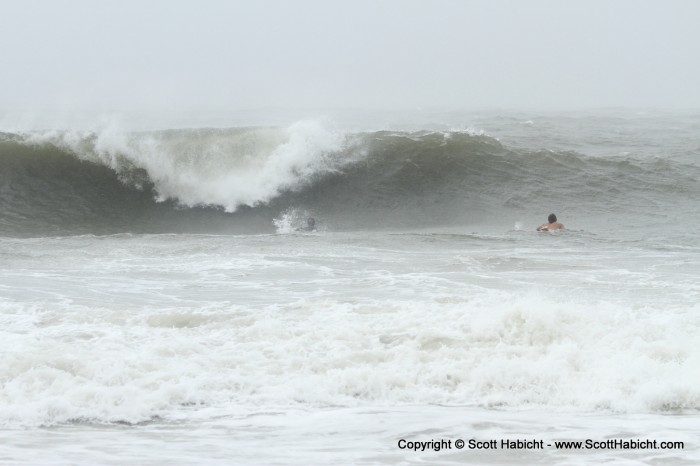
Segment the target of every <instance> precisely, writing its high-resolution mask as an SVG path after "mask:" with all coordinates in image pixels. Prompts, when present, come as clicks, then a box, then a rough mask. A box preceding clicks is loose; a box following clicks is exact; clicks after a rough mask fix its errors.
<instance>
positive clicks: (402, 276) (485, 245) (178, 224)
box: [0, 111, 700, 465]
mask: <svg viewBox="0 0 700 466" xmlns="http://www.w3.org/2000/svg"><path fill="white" fill-rule="evenodd" d="M357 121H358V120H352V121H345V122H344V123H342V124H341V123H339V122H337V121H334V122H330V121H328V120H323V119H316V120H301V121H296V122H293V123H290V124H288V125H278V126H264V125H256V126H246V125H239V126H235V127H227V126H225V125H221V126H218V127H206V128H184V129H182V128H181V129H156V130H154V129H150V130H131V129H130V130H126V129H124V128H121V127H119V126H118V125H107V126H105V127H100V128H92V129H89V130H85V129H65V128H57V129H48V130H47V129H43V130H36V129H34V130H19V129H13V128H6V129H5V130H4V131H2V132H0V324H1V325H0V341H1V342H2V343H1V344H2V355H1V357H0V429H1V430H2V432H3V445H2V447H1V448H0V463H2V464H17V463H23V462H24V463H31V464H133V463H139V464H152V465H157V464H172V463H176V464H222V465H223V464H394V463H402V464H419V463H428V464H461V463H468V464H488V463H501V464H503V463H505V464H516V463H518V464H526V463H527V464H597V463H600V462H609V463H610V464H661V463H663V464H679V465H683V464H696V463H698V462H700V449H699V448H698V446H697V438H698V434H700V422H698V420H697V419H698V408H700V349H699V348H698V345H697V342H698V337H699V336H700V317H699V316H698V313H699V312H700V305H699V304H698V303H699V302H700V299H698V298H699V296H700V285H699V283H700V280H699V279H698V278H699V277H700V244H698V241H697V230H698V228H700V216H698V214H697V211H698V210H697V209H698V196H700V158H699V157H700V131H698V130H700V114H697V113H692V112H659V111H648V112H629V111H607V112H587V113H583V112H580V113H562V114H552V113H549V114H537V113H514V112H510V113H494V112H492V113H484V114H479V115H476V114H465V113H439V114H438V113H436V114H433V115H431V116H430V118H424V117H422V118H420V119H419V118H415V117H413V119H406V118H404V119H403V120H402V119H401V118H396V119H394V120H391V121H390V122H387V120H386V118H383V119H379V118H377V119H374V120H372V118H370V117H369V116H367V117H363V118H361V119H360V120H359V121H360V123H358V122H357ZM552 212H554V213H556V214H557V216H558V217H559V221H561V222H562V223H564V224H565V225H566V230H564V231H561V232H556V233H538V232H536V231H535V228H536V227H537V226H538V225H540V224H541V223H543V222H545V220H546V218H547V215H548V214H550V213H552ZM309 217H313V218H314V219H315V220H316V225H317V230H316V231H310V232H307V231H303V230H302V227H303V226H304V225H306V220H307V219H308V218H309ZM402 439H403V440H404V443H403V444H407V443H406V442H417V443H416V444H418V445H423V446H425V445H437V444H441V443H440V442H441V441H443V440H444V441H447V440H450V441H451V442H453V443H452V444H451V445H454V441H456V440H457V439H462V440H464V441H465V442H467V445H469V443H468V442H469V440H470V439H472V440H476V441H483V442H489V441H491V440H497V443H498V444H500V442H501V441H502V440H505V441H508V440H512V441H513V442H517V441H522V442H523V444H529V445H535V444H538V443H537V442H539V441H540V440H542V441H543V444H544V445H546V444H548V443H550V444H553V442H554V441H559V440H563V441H569V440H571V441H576V440H581V441H585V440H587V439H592V440H593V441H595V442H603V443H605V442H606V441H607V440H609V439H624V440H650V441H654V440H656V441H657V442H666V441H669V442H671V441H672V442H683V445H684V446H683V448H681V449H626V450H621V449H618V450H615V449H594V450H575V449H558V448H555V447H553V446H552V447H546V446H545V447H544V448H543V449H525V450H502V449H495V450H494V449H470V448H469V447H467V448H463V449H457V448H454V447H452V448H440V449H438V450H436V449H434V448H421V449H418V450H416V451H414V450H411V449H406V448H401V447H400V446H399V445H400V444H401V442H400V441H401V440H402ZM430 442H433V443H430ZM435 442H438V443H435ZM441 445H444V444H441Z"/></svg>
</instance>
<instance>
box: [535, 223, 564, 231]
mask: <svg viewBox="0 0 700 466" xmlns="http://www.w3.org/2000/svg"><path fill="white" fill-rule="evenodd" d="M563 229H564V224H563V223H559V222H554V223H543V224H542V225H540V226H538V227H537V231H554V230H563Z"/></svg>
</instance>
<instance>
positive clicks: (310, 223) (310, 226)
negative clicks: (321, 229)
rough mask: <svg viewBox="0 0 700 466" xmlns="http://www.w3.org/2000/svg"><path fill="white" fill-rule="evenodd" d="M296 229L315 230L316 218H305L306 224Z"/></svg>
mask: <svg viewBox="0 0 700 466" xmlns="http://www.w3.org/2000/svg"><path fill="white" fill-rule="evenodd" d="M297 231H316V219H315V218H313V217H309V218H308V219H306V226H305V227H302V228H297Z"/></svg>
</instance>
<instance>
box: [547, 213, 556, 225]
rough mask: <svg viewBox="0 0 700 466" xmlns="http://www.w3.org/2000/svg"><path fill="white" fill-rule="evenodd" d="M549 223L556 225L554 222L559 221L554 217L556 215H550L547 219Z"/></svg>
mask: <svg viewBox="0 0 700 466" xmlns="http://www.w3.org/2000/svg"><path fill="white" fill-rule="evenodd" d="M547 221H548V222H549V223H554V222H556V221H557V216H556V215H554V214H549V217H547Z"/></svg>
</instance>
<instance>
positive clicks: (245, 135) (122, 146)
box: [25, 121, 351, 212]
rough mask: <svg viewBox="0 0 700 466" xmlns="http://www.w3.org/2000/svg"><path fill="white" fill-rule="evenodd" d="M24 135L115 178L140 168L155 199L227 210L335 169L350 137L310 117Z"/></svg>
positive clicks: (258, 201)
mask: <svg viewBox="0 0 700 466" xmlns="http://www.w3.org/2000/svg"><path fill="white" fill-rule="evenodd" d="M193 136H194V137H193ZM25 141H26V142H27V143H30V144H46V143H50V144H54V145H56V146H58V147H61V148H63V149H66V150H69V151H70V152H72V153H75V154H76V155H77V156H78V157H80V158H82V159H84V160H89V161H93V162H98V163H102V164H104V165H106V166H108V167H110V168H112V169H114V170H115V171H116V172H117V173H119V174H120V175H122V177H123V178H128V172H129V171H130V170H133V169H143V170H145V171H146V173H147V174H148V178H149V179H150V181H151V182H152V183H153V184H154V186H155V191H156V193H157V196H158V197H157V200H158V201H164V200H167V199H173V200H176V201H177V202H178V203H180V204H181V205H184V206H188V207H192V206H197V205H214V206H219V207H222V208H224V209H225V210H226V211H228V212H234V211H236V210H237V209H238V208H239V207H240V206H242V205H246V206H251V207H252V206H256V205H259V204H265V203H268V202H269V201H270V200H272V199H274V198H275V197H277V196H278V195H279V194H280V193H282V192H283V191H286V190H298V189H300V188H302V187H303V186H305V185H306V184H307V183H310V182H311V181H312V177H314V176H322V175H324V174H327V173H331V172H335V171H337V170H338V169H340V168H341V167H342V166H343V165H344V164H345V163H347V162H348V161H349V160H348V159H347V153H345V158H343V156H342V155H341V154H342V153H343V152H344V149H347V148H348V145H349V144H351V143H350V142H349V139H348V138H346V137H345V135H344V134H343V133H342V132H339V131H334V130H329V129H327V128H325V127H324V126H323V125H322V124H321V123H319V122H316V121H300V122H297V123H295V124H293V125H291V126H290V127H288V128H286V129H277V128H245V129H240V128H239V129H235V130H231V131H230V132H217V131H209V132H207V131H206V130H202V131H198V132H194V133H192V132H187V133H186V134H184V135H180V136H178V135H177V134H174V133H171V134H158V133H127V132H124V131H121V130H120V129H119V128H118V127H115V126H111V127H107V128H105V129H103V130H101V131H99V132H98V133H90V132H65V131H60V132H59V131H50V132H45V133H34V134H29V135H25Z"/></svg>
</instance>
